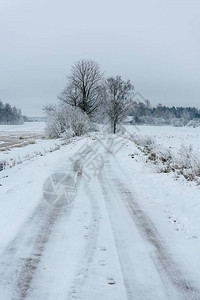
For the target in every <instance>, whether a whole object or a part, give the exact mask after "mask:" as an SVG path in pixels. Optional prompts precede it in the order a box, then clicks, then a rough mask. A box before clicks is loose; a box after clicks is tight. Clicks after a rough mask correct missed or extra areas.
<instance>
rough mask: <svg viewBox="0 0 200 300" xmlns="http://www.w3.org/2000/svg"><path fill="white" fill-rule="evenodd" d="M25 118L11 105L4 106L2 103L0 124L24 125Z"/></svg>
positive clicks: (0, 103)
mask: <svg viewBox="0 0 200 300" xmlns="http://www.w3.org/2000/svg"><path fill="white" fill-rule="evenodd" d="M22 123H23V118H22V113H21V110H20V109H17V108H16V107H15V106H14V107H11V105H10V104H9V103H6V104H3V103H2V102H1V101H0V124H16V125H17V124H22Z"/></svg>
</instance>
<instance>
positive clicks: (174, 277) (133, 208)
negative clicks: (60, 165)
mask: <svg viewBox="0 0 200 300" xmlns="http://www.w3.org/2000/svg"><path fill="white" fill-rule="evenodd" d="M107 172H108V174H106V173H107ZM119 172H120V173H121V171H120V169H119ZM117 175H118V173H117ZM117 175H116V170H115V173H114V172H113V171H112V169H111V167H110V164H109V163H108V164H107V165H106V166H105V168H104V172H102V173H101V175H100V176H99V182H100V185H101V188H102V192H103V194H104V197H105V200H106V202H107V206H108V212H109V214H110V216H111V223H112V214H113V212H112V205H115V203H114V202H113V200H111V198H115V196H116V195H120V198H121V199H120V202H122V203H124V206H125V207H126V209H127V210H128V212H129V215H130V216H131V219H132V221H133V222H134V224H135V225H136V227H137V229H138V232H139V234H140V236H141V238H142V239H143V240H144V242H146V243H148V244H150V246H151V248H152V249H153V256H152V254H151V253H149V254H148V256H149V259H150V260H151V261H152V263H153V265H154V267H155V269H156V270H157V273H158V274H159V277H160V279H161V281H162V285H163V288H164V289H165V298H162V299H180V300H183V299H185V300H186V299H192V300H198V299H200V291H199V290H198V289H197V288H196V287H195V286H193V284H192V283H191V282H190V281H189V280H188V279H187V277H186V276H184V275H183V273H182V272H181V270H179V268H178V266H177V265H176V263H175V261H173V259H172V257H171V256H170V254H169V253H168V251H167V245H165V243H164V241H163V240H162V239H161V237H160V235H159V232H158V231H157V229H156V227H155V225H154V224H153V222H152V221H151V219H150V218H149V217H148V216H147V215H146V214H145V213H144V211H143V210H142V209H141V208H140V206H139V205H138V203H137V202H136V200H135V199H134V196H133V195H132V193H131V192H130V190H129V189H128V188H127V187H126V185H125V184H123V183H122V181H121V180H119V179H118V178H117ZM111 190H112V195H111ZM113 210H114V206H113ZM134 224H133V226H134ZM115 225H116V224H113V226H112V227H113V233H114V236H115V242H116V247H117V249H118V254H119V260H120V262H121V268H122V273H123V276H124V284H125V287H126V290H127V297H128V299H154V298H151V296H150V295H148V293H147V294H146V295H145V296H144V297H143V296H142V295H141V296H138V298H137V296H136V291H137V290H138V287H137V286H136V282H134V278H133V277H132V279H131V269H130V268H131V257H128V255H127V249H125V248H124V245H123V242H122V241H123V239H120V238H118V236H117V234H118V232H117V231H116V228H114V226H115ZM132 268H133V265H132ZM133 271H134V270H132V273H133Z"/></svg>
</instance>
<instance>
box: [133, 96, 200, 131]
mask: <svg viewBox="0 0 200 300" xmlns="http://www.w3.org/2000/svg"><path fill="white" fill-rule="evenodd" d="M130 116H133V119H132V123H134V124H150V125H173V126H186V125H191V126H193V125H194V124H195V123H200V110H198V109H197V108H195V107H175V106H172V107H168V106H164V105H162V104H158V105H157V106H156V107H152V105H151V103H150V101H149V100H146V101H144V102H133V107H132V108H131V111H130ZM191 121H192V122H191Z"/></svg>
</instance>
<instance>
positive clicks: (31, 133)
mask: <svg viewBox="0 0 200 300" xmlns="http://www.w3.org/2000/svg"><path fill="white" fill-rule="evenodd" d="M44 130H45V123H44V122H27V123H24V124H23V125H0V170H2V169H6V168H10V167H13V166H15V165H16V164H21V163H22V162H24V161H29V160H30V159H33V158H34V157H37V156H43V155H45V154H46V153H49V152H52V151H55V150H58V149H59V148H60V145H61V144H62V143H63V142H62V141H61V140H49V139H46V138H45V131H44Z"/></svg>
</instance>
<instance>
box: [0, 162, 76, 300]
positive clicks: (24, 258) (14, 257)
mask: <svg viewBox="0 0 200 300" xmlns="http://www.w3.org/2000/svg"><path fill="white" fill-rule="evenodd" d="M74 171H75V172H76V173H77V177H76V188H78V186H79V184H80V180H81V169H80V168H79V169H78V170H76V167H74ZM68 204H69V203H68ZM72 208H73V201H72V203H71V204H70V206H69V205H66V202H65V199H64V198H63V199H60V201H59V205H58V206H51V205H49V204H47V203H45V202H44V201H43V202H42V203H41V204H39V205H38V207H37V208H36V209H35V211H34V212H33V213H32V215H31V217H29V220H28V221H26V222H25V223H24V224H23V226H22V228H21V230H20V231H19V233H18V235H17V236H16V238H15V239H14V240H12V241H11V242H10V243H9V245H8V246H7V247H6V249H5V250H4V252H3V253H2V255H1V257H0V270H1V271H0V286H1V292H2V291H3V294H2V296H3V297H5V295H6V297H7V298H6V299H5V298H2V297H1V295H0V298H2V299H4V300H7V299H8V300H11V299H13V300H22V299H26V298H27V296H28V294H29V293H31V282H32V280H33V278H34V276H35V273H36V271H37V269H38V266H39V264H40V260H41V257H42V255H43V252H44V250H45V248H46V246H47V244H48V240H49V238H50V236H51V233H52V230H53V229H54V226H55V224H56V222H57V221H58V220H59V218H60V217H61V216H63V215H64V216H65V217H66V218H68V217H69V215H70V213H71V210H72Z"/></svg>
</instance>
